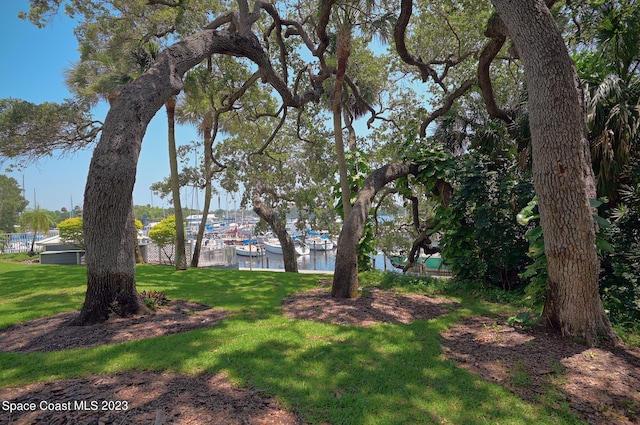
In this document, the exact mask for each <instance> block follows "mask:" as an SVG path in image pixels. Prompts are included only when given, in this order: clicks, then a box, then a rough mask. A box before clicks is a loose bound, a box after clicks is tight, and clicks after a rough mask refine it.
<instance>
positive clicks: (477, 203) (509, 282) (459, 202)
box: [441, 154, 534, 289]
mask: <svg viewBox="0 0 640 425" xmlns="http://www.w3.org/2000/svg"><path fill="white" fill-rule="evenodd" d="M457 180H458V183H457V184H456V191H455V193H454V195H453V197H452V199H451V203H450V205H449V211H448V215H447V216H446V217H444V218H443V221H444V222H443V226H442V227H443V228H444V229H446V231H445V233H444V237H443V238H442V240H441V247H442V257H443V258H446V260H447V262H448V263H450V264H451V268H452V271H453V273H454V274H455V276H456V277H458V278H460V279H463V280H470V281H478V280H480V281H482V282H483V283H486V284H489V285H492V286H496V287H499V288H502V289H513V288H515V287H518V286H521V285H522V284H523V283H524V282H523V280H522V279H521V277H520V274H521V273H522V272H523V271H524V267H525V266H526V265H527V264H528V263H529V262H530V261H529V259H528V258H527V250H528V248H529V243H528V241H527V239H526V237H525V233H526V231H527V227H523V226H520V225H518V224H517V222H516V215H517V213H518V212H519V211H520V210H521V209H522V208H523V207H524V206H525V205H526V204H527V202H529V201H530V200H531V198H532V197H533V194H534V192H533V184H532V182H531V179H530V178H529V177H528V176H525V175H521V174H520V173H519V172H517V169H516V166H515V163H511V162H503V163H496V162H495V161H493V160H491V159H490V158H489V157H488V156H486V155H478V154H469V155H468V156H467V158H466V160H465V161H464V163H463V165H462V168H461V171H460V173H459V175H458V178H457Z"/></svg>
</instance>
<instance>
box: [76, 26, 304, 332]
mask: <svg viewBox="0 0 640 425" xmlns="http://www.w3.org/2000/svg"><path fill="white" fill-rule="evenodd" d="M230 52H233V53H234V54H236V55H238V56H244V57H248V58H250V59H251V60H252V61H254V62H255V63H257V64H258V65H259V66H266V65H268V58H267V57H266V55H265V54H264V51H263V50H262V48H261V46H260V43H259V41H258V40H257V39H255V37H253V38H251V37H244V36H240V35H238V34H232V33H228V32H225V31H214V30H205V31H202V32H199V33H197V34H194V35H193V36H191V37H188V38H187V39H185V40H184V41H182V42H180V43H176V44H174V45H173V46H171V47H169V48H168V49H167V50H165V51H164V52H163V53H162V54H161V55H160V56H159V57H158V59H157V60H156V61H155V62H154V64H153V66H152V67H151V68H150V69H149V70H147V71H146V72H145V73H144V74H143V75H142V76H140V77H139V78H138V79H136V80H135V81H134V82H133V83H131V84H129V85H127V86H126V87H125V88H124V89H123V90H122V92H121V93H120V94H119V96H118V97H117V99H115V101H114V104H113V106H112V107H111V108H110V109H109V112H108V114H107V117H106V119H105V122H104V126H103V129H102V135H101V137H100V141H99V142H98V144H97V145H96V148H95V150H94V152H93V157H92V159H91V164H90V167H89V173H88V176H87V184H86V186H85V193H84V226H83V231H84V235H85V247H86V256H85V259H86V263H87V293H86V296H85V301H84V305H83V307H82V311H81V312H80V315H79V317H78V318H77V319H76V320H75V322H74V323H75V324H90V323H96V322H100V321H103V320H106V319H107V318H108V317H109V315H111V314H115V315H118V316H129V315H132V314H135V313H139V312H142V311H144V310H145V306H144V303H142V301H141V299H140V298H139V296H138V294H137V291H136V286H135V258H134V253H133V250H134V247H135V241H134V237H135V232H134V228H135V226H134V221H133V215H132V211H133V208H132V205H133V203H132V196H131V195H132V193H133V185H134V183H135V177H136V168H137V164H138V156H139V154H140V147H141V144H142V138H143V136H144V133H145V131H146V128H147V125H148V124H149V121H151V119H152V118H153V116H154V115H155V114H156V113H157V112H158V110H159V109H160V108H161V107H162V106H163V105H164V103H165V102H166V101H167V100H168V99H169V98H170V97H171V96H174V95H177V94H178V93H179V92H180V90H181V88H182V76H183V75H184V73H185V72H186V71H187V70H189V69H190V68H192V67H193V66H195V65H197V64H198V63H200V62H201V61H202V60H203V59H204V58H206V57H208V56H210V55H212V54H215V53H223V54H229V53H230ZM265 64H266V65H265ZM271 78H275V77H273V76H271ZM280 91H284V89H282V88H281V87H280ZM294 100H295V99H294Z"/></svg>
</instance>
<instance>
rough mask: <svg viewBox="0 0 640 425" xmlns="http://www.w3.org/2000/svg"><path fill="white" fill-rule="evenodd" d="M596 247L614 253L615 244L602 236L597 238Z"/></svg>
mask: <svg viewBox="0 0 640 425" xmlns="http://www.w3.org/2000/svg"><path fill="white" fill-rule="evenodd" d="M596 247H597V248H598V249H599V250H601V251H604V252H608V253H609V254H613V253H614V250H613V246H611V244H610V243H609V242H607V241H605V240H604V239H602V238H596Z"/></svg>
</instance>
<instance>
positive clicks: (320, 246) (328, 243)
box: [306, 236, 336, 251]
mask: <svg viewBox="0 0 640 425" xmlns="http://www.w3.org/2000/svg"><path fill="white" fill-rule="evenodd" d="M306 245H307V246H308V247H309V249H311V250H312V251H331V250H332V249H333V248H335V246H336V245H335V243H334V242H333V241H332V240H331V238H330V237H328V236H320V237H317V236H313V237H310V238H307V240H306Z"/></svg>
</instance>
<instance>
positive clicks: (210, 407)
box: [0, 371, 301, 425]
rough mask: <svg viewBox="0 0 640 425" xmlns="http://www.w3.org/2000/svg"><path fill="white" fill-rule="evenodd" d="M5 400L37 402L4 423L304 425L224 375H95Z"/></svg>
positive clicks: (4, 393)
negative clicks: (28, 410) (236, 384)
mask: <svg viewBox="0 0 640 425" xmlns="http://www.w3.org/2000/svg"><path fill="white" fill-rule="evenodd" d="M0 400H9V401H11V402H13V403H22V404H23V405H24V404H25V403H35V410H34V411H30V412H14V413H13V414H10V413H9V412H6V411H3V410H0V423H2V424H16V425H17V424H48V425H66V424H74V425H90V424H91V425H95V424H98V425H108V424H118V425H119V424H145V425H153V424H155V425H162V424H183V425H202V424H229V425H276V424H278V425H294V424H296V425H297V424H301V422H300V420H299V419H298V417H297V416H296V415H295V414H292V413H289V412H287V411H285V410H283V409H282V408H281V407H280V406H279V405H278V404H277V403H276V402H274V401H273V400H270V399H268V398H266V397H264V396H262V395H261V394H259V393H258V392H256V391H252V390H249V389H245V388H238V387H236V386H233V385H231V384H230V383H229V382H228V379H227V377H226V376H225V375H224V374H222V373H220V374H217V375H213V376H210V375H209V376H184V375H178V374H168V373H156V372H149V371H133V372H128V373H124V374H118V375H113V376H105V375H99V376H90V377H86V378H79V379H66V380H63V381H54V382H47V383H41V384H30V385H27V386H24V387H20V388H13V389H11V388H9V389H1V390H0ZM41 403H44V404H42V405H41ZM49 403H58V404H57V405H56V404H49ZM43 407H44V409H43ZM56 408H58V409H59V410H60V411H56V410H55V409H56Z"/></svg>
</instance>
